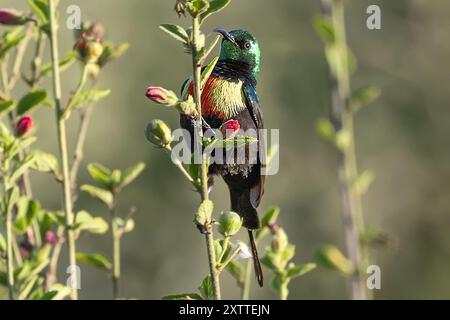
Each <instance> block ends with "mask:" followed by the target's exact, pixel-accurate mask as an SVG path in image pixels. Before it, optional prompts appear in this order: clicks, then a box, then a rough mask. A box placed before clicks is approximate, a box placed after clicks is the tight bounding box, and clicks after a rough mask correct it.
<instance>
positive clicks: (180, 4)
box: [174, 0, 186, 17]
mask: <svg viewBox="0 0 450 320" xmlns="http://www.w3.org/2000/svg"><path fill="white" fill-rule="evenodd" d="M174 9H175V12H176V13H177V14H178V17H181V15H183V16H186V0H177V2H176V3H175V8H174Z"/></svg>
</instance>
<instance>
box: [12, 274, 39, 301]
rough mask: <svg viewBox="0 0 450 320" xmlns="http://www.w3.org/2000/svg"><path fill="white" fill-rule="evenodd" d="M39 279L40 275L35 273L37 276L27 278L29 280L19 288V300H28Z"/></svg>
mask: <svg viewBox="0 0 450 320" xmlns="http://www.w3.org/2000/svg"><path fill="white" fill-rule="evenodd" d="M38 280H39V276H38V275H35V276H33V277H30V278H29V279H27V281H26V282H25V283H24V284H23V285H21V287H20V288H19V295H18V296H17V299H18V300H26V299H27V297H28V296H29V295H30V293H31V292H32V290H33V288H34V286H35V284H36V283H37V281H38Z"/></svg>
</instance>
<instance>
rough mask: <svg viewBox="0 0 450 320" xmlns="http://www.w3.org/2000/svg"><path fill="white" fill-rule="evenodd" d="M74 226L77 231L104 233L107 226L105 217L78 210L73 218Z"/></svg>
mask: <svg viewBox="0 0 450 320" xmlns="http://www.w3.org/2000/svg"><path fill="white" fill-rule="evenodd" d="M75 228H76V230H78V231H89V232H91V233H95V234H104V233H106V232H107V231H108V229H109V226H108V223H107V222H106V221H105V219H103V218H101V217H95V218H94V217H92V215H91V214H90V213H89V212H87V211H84V210H82V211H78V212H77V214H76V218H75Z"/></svg>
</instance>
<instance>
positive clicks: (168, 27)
mask: <svg viewBox="0 0 450 320" xmlns="http://www.w3.org/2000/svg"><path fill="white" fill-rule="evenodd" d="M159 28H160V29H161V30H162V31H164V32H166V33H168V34H169V35H170V36H172V37H173V38H175V39H177V40H178V41H181V42H183V43H184V44H187V43H188V41H189V36H188V34H187V33H186V30H184V29H183V28H182V27H180V26H178V25H175V24H161V25H160V26H159Z"/></svg>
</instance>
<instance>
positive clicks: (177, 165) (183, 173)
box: [164, 145, 198, 189]
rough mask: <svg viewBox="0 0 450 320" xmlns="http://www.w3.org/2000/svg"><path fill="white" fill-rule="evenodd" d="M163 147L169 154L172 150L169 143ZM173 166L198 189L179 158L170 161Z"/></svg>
mask: <svg viewBox="0 0 450 320" xmlns="http://www.w3.org/2000/svg"><path fill="white" fill-rule="evenodd" d="M164 149H165V150H166V151H167V152H168V153H169V154H170V153H171V152H172V147H171V146H170V145H167V146H165V147H164ZM172 162H173V164H174V165H175V167H177V169H178V170H180V172H181V174H182V175H183V176H184V177H185V178H186V179H188V181H189V182H190V183H192V184H193V185H194V187H195V188H196V189H198V185H197V184H196V183H195V181H194V179H193V178H192V177H191V175H190V174H189V172H187V170H186V168H185V167H184V166H183V164H182V163H181V161H180V160H178V159H177V160H176V161H172Z"/></svg>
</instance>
